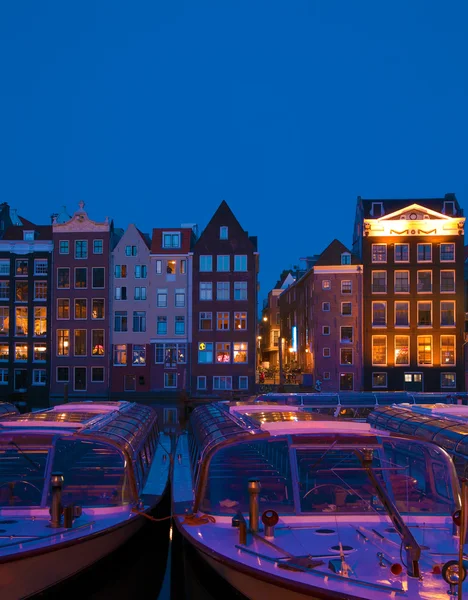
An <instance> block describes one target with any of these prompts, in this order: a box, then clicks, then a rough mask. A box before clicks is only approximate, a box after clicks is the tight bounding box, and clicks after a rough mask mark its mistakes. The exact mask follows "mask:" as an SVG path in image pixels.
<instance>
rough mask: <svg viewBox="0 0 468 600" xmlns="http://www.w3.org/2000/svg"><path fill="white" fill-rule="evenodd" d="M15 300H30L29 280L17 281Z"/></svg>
mask: <svg viewBox="0 0 468 600" xmlns="http://www.w3.org/2000/svg"><path fill="white" fill-rule="evenodd" d="M15 290H16V293H15V300H16V302H27V301H28V290H29V286H28V282H27V280H26V281H25V280H21V281H15Z"/></svg>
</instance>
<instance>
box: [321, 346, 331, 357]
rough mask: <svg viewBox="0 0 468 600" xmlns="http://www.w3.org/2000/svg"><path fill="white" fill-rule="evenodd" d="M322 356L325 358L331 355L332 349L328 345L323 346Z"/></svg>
mask: <svg viewBox="0 0 468 600" xmlns="http://www.w3.org/2000/svg"><path fill="white" fill-rule="evenodd" d="M322 356H323V358H330V357H331V349H330V348H329V347H328V346H325V347H324V348H322Z"/></svg>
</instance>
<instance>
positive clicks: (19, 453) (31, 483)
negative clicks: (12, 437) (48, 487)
mask: <svg viewBox="0 0 468 600" xmlns="http://www.w3.org/2000/svg"><path fill="white" fill-rule="evenodd" d="M17 445H18V447H16V446H15V445H14V444H9V445H8V447H5V446H3V445H0V507H1V508H5V507H6V508H13V509H14V508H17V507H19V506H36V507H38V506H40V505H41V501H42V495H43V491H44V475H45V470H46V465H47V458H48V456H49V451H48V449H44V448H34V447H31V446H27V445H23V444H22V443H21V441H18V442H17Z"/></svg>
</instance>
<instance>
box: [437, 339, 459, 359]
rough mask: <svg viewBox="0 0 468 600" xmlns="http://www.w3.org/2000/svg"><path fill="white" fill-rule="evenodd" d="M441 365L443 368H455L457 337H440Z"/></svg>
mask: <svg viewBox="0 0 468 600" xmlns="http://www.w3.org/2000/svg"><path fill="white" fill-rule="evenodd" d="M440 364H441V366H446V365H453V366H455V364H456V363H455V336H454V335H441V336H440Z"/></svg>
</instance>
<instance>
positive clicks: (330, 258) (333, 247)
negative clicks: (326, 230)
mask: <svg viewBox="0 0 468 600" xmlns="http://www.w3.org/2000/svg"><path fill="white" fill-rule="evenodd" d="M344 252H348V253H349V254H351V264H352V265H358V264H360V260H359V258H358V257H357V256H356V255H355V254H353V253H352V252H351V250H349V249H348V248H346V246H345V245H344V244H343V243H342V242H340V240H337V239H334V240H333V242H331V244H329V245H328V246H327V247H326V248H325V250H324V251H323V252H322V254H320V256H319V258H318V260H317V262H316V263H315V265H314V266H319V267H320V266H332V265H333V266H335V265H341V255H342V254H343V253H344Z"/></svg>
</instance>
